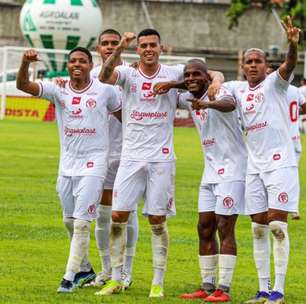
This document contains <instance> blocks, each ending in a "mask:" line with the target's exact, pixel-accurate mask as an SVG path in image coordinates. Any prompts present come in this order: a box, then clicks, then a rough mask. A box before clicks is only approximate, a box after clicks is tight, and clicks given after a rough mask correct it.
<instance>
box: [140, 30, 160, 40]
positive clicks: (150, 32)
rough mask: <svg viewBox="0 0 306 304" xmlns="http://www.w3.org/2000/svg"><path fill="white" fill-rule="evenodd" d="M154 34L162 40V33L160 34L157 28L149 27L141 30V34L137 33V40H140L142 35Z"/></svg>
mask: <svg viewBox="0 0 306 304" xmlns="http://www.w3.org/2000/svg"><path fill="white" fill-rule="evenodd" d="M152 35H155V36H157V37H158V39H159V41H160V34H159V32H158V31H157V30H155V29H151V28H147V29H144V30H142V31H141V32H139V34H138V35H137V42H138V41H139V38H140V37H144V36H152Z"/></svg>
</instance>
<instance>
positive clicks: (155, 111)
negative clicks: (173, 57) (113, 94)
mask: <svg viewBox="0 0 306 304" xmlns="http://www.w3.org/2000/svg"><path fill="white" fill-rule="evenodd" d="M183 68H184V66H167V65H160V66H159V68H158V70H157V72H156V73H155V74H154V75H152V76H147V75H145V74H144V73H143V72H142V71H141V70H140V69H134V68H132V67H127V66H117V67H116V71H117V72H118V79H117V84H118V85H120V86H121V87H122V89H123V91H122V92H123V96H122V100H123V103H122V114H123V115H122V124H123V147H122V156H121V157H122V159H126V160H134V161H149V162H164V161H172V160H173V159H175V154H174V146H173V121H174V118H175V111H176V105H177V97H176V95H177V90H170V91H169V92H168V93H167V94H163V95H158V96H154V95H153V87H154V85H155V84H156V83H158V82H164V81H173V80H175V81H177V80H180V79H181V77H182V76H183Z"/></svg>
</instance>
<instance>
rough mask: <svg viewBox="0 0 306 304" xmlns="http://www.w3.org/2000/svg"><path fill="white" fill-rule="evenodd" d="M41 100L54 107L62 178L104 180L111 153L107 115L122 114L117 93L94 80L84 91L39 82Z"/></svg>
mask: <svg viewBox="0 0 306 304" xmlns="http://www.w3.org/2000/svg"><path fill="white" fill-rule="evenodd" d="M39 84H40V94H39V96H40V97H43V98H46V99H48V100H49V101H51V102H52V103H54V104H55V108H56V118H57V123H58V129H59V137H60V145H61V155H60V164H59V175H63V176H86V175H92V176H101V174H103V172H105V170H104V169H105V164H106V163H107V157H108V151H109V136H108V128H109V122H108V112H115V111H118V110H120V108H121V103H120V99H119V98H118V95H117V92H116V90H115V89H114V88H113V87H112V86H110V85H107V84H102V83H100V82H99V81H98V80H91V82H90V84H89V85H88V86H87V88H85V89H84V90H82V91H77V90H75V89H73V88H72V87H71V83H70V82H68V83H66V85H65V87H64V88H60V87H59V86H57V85H55V84H53V83H51V82H40V83H39Z"/></svg>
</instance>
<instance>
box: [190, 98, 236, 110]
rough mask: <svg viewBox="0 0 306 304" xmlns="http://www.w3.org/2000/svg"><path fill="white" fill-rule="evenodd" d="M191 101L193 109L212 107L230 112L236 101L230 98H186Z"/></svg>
mask: <svg viewBox="0 0 306 304" xmlns="http://www.w3.org/2000/svg"><path fill="white" fill-rule="evenodd" d="M188 101H190V102H192V109H193V110H201V109H214V110H217V111H220V112H232V111H234V110H235V108H236V103H235V101H234V100H233V99H232V98H223V99H221V100H209V101H203V100H200V99H196V98H192V99H188Z"/></svg>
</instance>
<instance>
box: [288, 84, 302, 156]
mask: <svg viewBox="0 0 306 304" xmlns="http://www.w3.org/2000/svg"><path fill="white" fill-rule="evenodd" d="M287 101H288V106H289V123H290V134H291V138H292V141H293V144H294V149H295V152H297V153H301V152H302V145H301V139H300V129H299V110H300V107H301V106H302V105H303V104H304V103H306V97H304V96H303V95H302V94H301V92H300V90H299V88H297V87H295V86H293V85H290V86H289V87H288V91H287Z"/></svg>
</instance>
